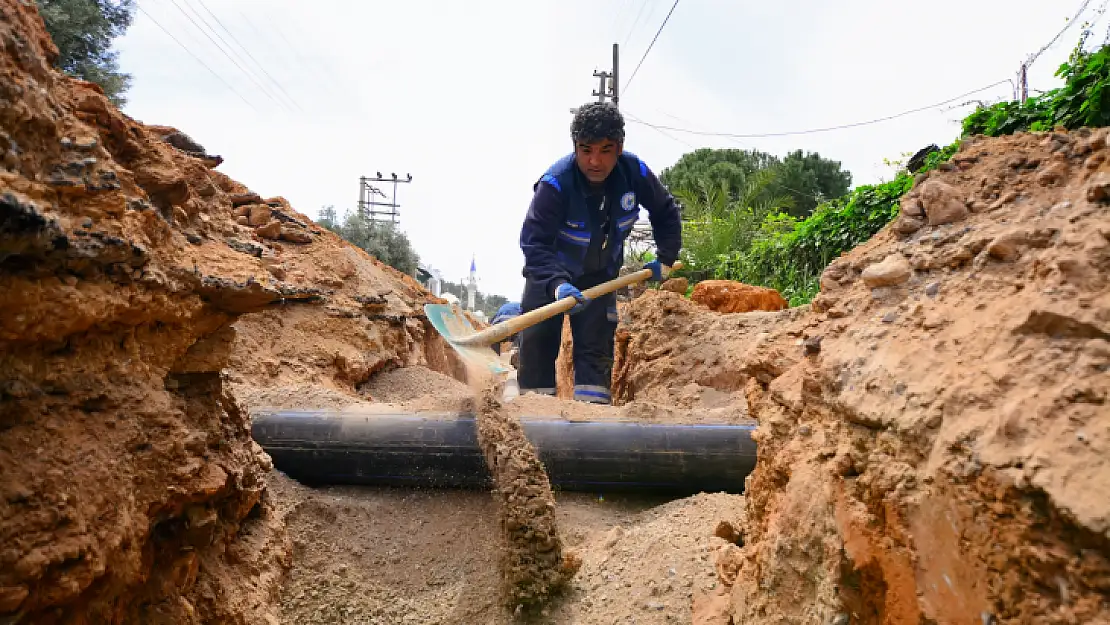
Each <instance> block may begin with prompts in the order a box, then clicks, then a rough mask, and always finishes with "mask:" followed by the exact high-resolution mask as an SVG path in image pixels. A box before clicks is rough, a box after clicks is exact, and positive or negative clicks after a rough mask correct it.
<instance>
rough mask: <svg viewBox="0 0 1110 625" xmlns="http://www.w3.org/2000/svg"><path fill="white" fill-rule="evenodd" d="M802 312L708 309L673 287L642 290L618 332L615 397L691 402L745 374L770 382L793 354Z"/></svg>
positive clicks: (735, 385) (735, 389) (741, 382)
mask: <svg viewBox="0 0 1110 625" xmlns="http://www.w3.org/2000/svg"><path fill="white" fill-rule="evenodd" d="M804 315H805V311H804V309H800V308H794V309H789V310H784V311H779V312H753V313H734V314H718V313H710V312H707V311H706V309H705V308H703V307H701V306H699V305H698V304H695V303H694V302H691V301H690V300H687V299H685V298H683V297H681V296H680V295H678V294H676V293H671V292H668V291H661V290H651V291H647V292H645V293H644V294H643V295H641V296H640V297H638V298H636V299H635V300H633V301H632V303H631V304H630V305H629V307H628V310H627V312H626V313H625V314H624V315H623V316H622V325H621V328H620V330H619V331H618V332H617V340H616V350H615V351H616V354H615V365H614V370H613V378H614V380H613V396H614V400H615V401H618V402H630V401H633V400H642V401H650V402H653V403H656V404H660V405H670V406H680V407H683V408H692V407H695V406H696V405H697V404H698V403H703V402H708V403H709V404H710V405H713V404H714V403H715V401H716V400H717V398H719V397H720V394H721V393H727V394H734V393H742V392H743V390H744V386H745V384H746V383H747V382H748V381H749V380H751V379H757V380H761V381H763V382H764V383H766V382H770V381H771V380H773V379H774V378H775V377H776V376H778V375H780V374H781V373H782V372H783V371H785V370H786V368H788V367H789V366H791V365H792V364H793V363H794V362H795V361H796V360H797V350H796V349H793V348H792V347H790V346H789V342H791V341H792V340H799V341H800V337H801V334H802V330H803V329H804V327H805V324H806V323H808V321H804V320H802V317H803V316H804ZM703 398H705V399H704V400H703Z"/></svg>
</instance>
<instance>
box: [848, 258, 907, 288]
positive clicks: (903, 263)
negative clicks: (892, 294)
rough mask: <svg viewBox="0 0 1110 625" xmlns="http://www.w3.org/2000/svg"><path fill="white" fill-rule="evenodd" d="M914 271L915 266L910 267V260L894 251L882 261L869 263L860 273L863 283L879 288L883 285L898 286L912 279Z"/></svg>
mask: <svg viewBox="0 0 1110 625" xmlns="http://www.w3.org/2000/svg"><path fill="white" fill-rule="evenodd" d="M912 273H913V268H912V267H910V263H909V261H907V260H906V257H905V256H902V255H901V254H898V253H894V254H891V255H889V256H887V257H886V258H884V259H883V260H882V262H879V263H875V264H873V265H869V266H868V267H867V268H866V269H864V270H863V273H861V274H860V277H861V278H862V279H863V283H864V284H866V285H867V286H869V287H871V288H873V289H877V288H879V287H883V286H897V285H899V284H902V283H903V282H905V281H906V280H909V279H910V275H911V274H912Z"/></svg>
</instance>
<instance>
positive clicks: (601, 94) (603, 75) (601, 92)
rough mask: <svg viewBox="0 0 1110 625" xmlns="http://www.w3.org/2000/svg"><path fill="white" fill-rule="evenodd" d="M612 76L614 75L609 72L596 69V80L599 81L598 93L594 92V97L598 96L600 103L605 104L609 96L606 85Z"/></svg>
mask: <svg viewBox="0 0 1110 625" xmlns="http://www.w3.org/2000/svg"><path fill="white" fill-rule="evenodd" d="M610 76H612V74H610V73H609V72H599V71H597V70H596V69H595V70H594V78H597V79H598V80H599V82H598V88H597V91H594V95H595V96H597V101H598V102H602V103H604V102H605V96H607V95H609V93H608V91H607V90H606V88H605V83H606V82H607V81H608V80H609V77H610Z"/></svg>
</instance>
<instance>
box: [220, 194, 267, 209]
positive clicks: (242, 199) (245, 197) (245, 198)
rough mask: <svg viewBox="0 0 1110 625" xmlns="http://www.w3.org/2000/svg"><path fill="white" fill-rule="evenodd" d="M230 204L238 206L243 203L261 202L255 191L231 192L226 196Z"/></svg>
mask: <svg viewBox="0 0 1110 625" xmlns="http://www.w3.org/2000/svg"><path fill="white" fill-rule="evenodd" d="M227 199H228V200H229V201H230V202H231V205H232V206H234V207H236V208H238V207H239V206H242V205H244V204H258V203H260V202H262V197H261V196H260V195H258V194H257V193H232V194H230V195H228V196H227Z"/></svg>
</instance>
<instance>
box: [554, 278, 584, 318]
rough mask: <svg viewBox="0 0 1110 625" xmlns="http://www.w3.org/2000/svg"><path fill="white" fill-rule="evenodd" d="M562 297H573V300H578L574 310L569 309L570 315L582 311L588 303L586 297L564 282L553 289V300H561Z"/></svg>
mask: <svg viewBox="0 0 1110 625" xmlns="http://www.w3.org/2000/svg"><path fill="white" fill-rule="evenodd" d="M564 297H573V298H574V299H576V300H578V303H577V304H575V305H574V308H571V309H570V311H569V312H570V314H572V315H573V314H574V313H576V312H578V311H580V310H582V309H583V308H584V307H585V306H586V302H588V301H590V299H589V298H588V297H586V296H585V295H582V291H579V290H578V289H576V288H575V287H574V285H573V284H571V283H569V282H564V283H562V284H560V285H559V286H558V287H556V288H555V299H556V300H561V299H563V298H564Z"/></svg>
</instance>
